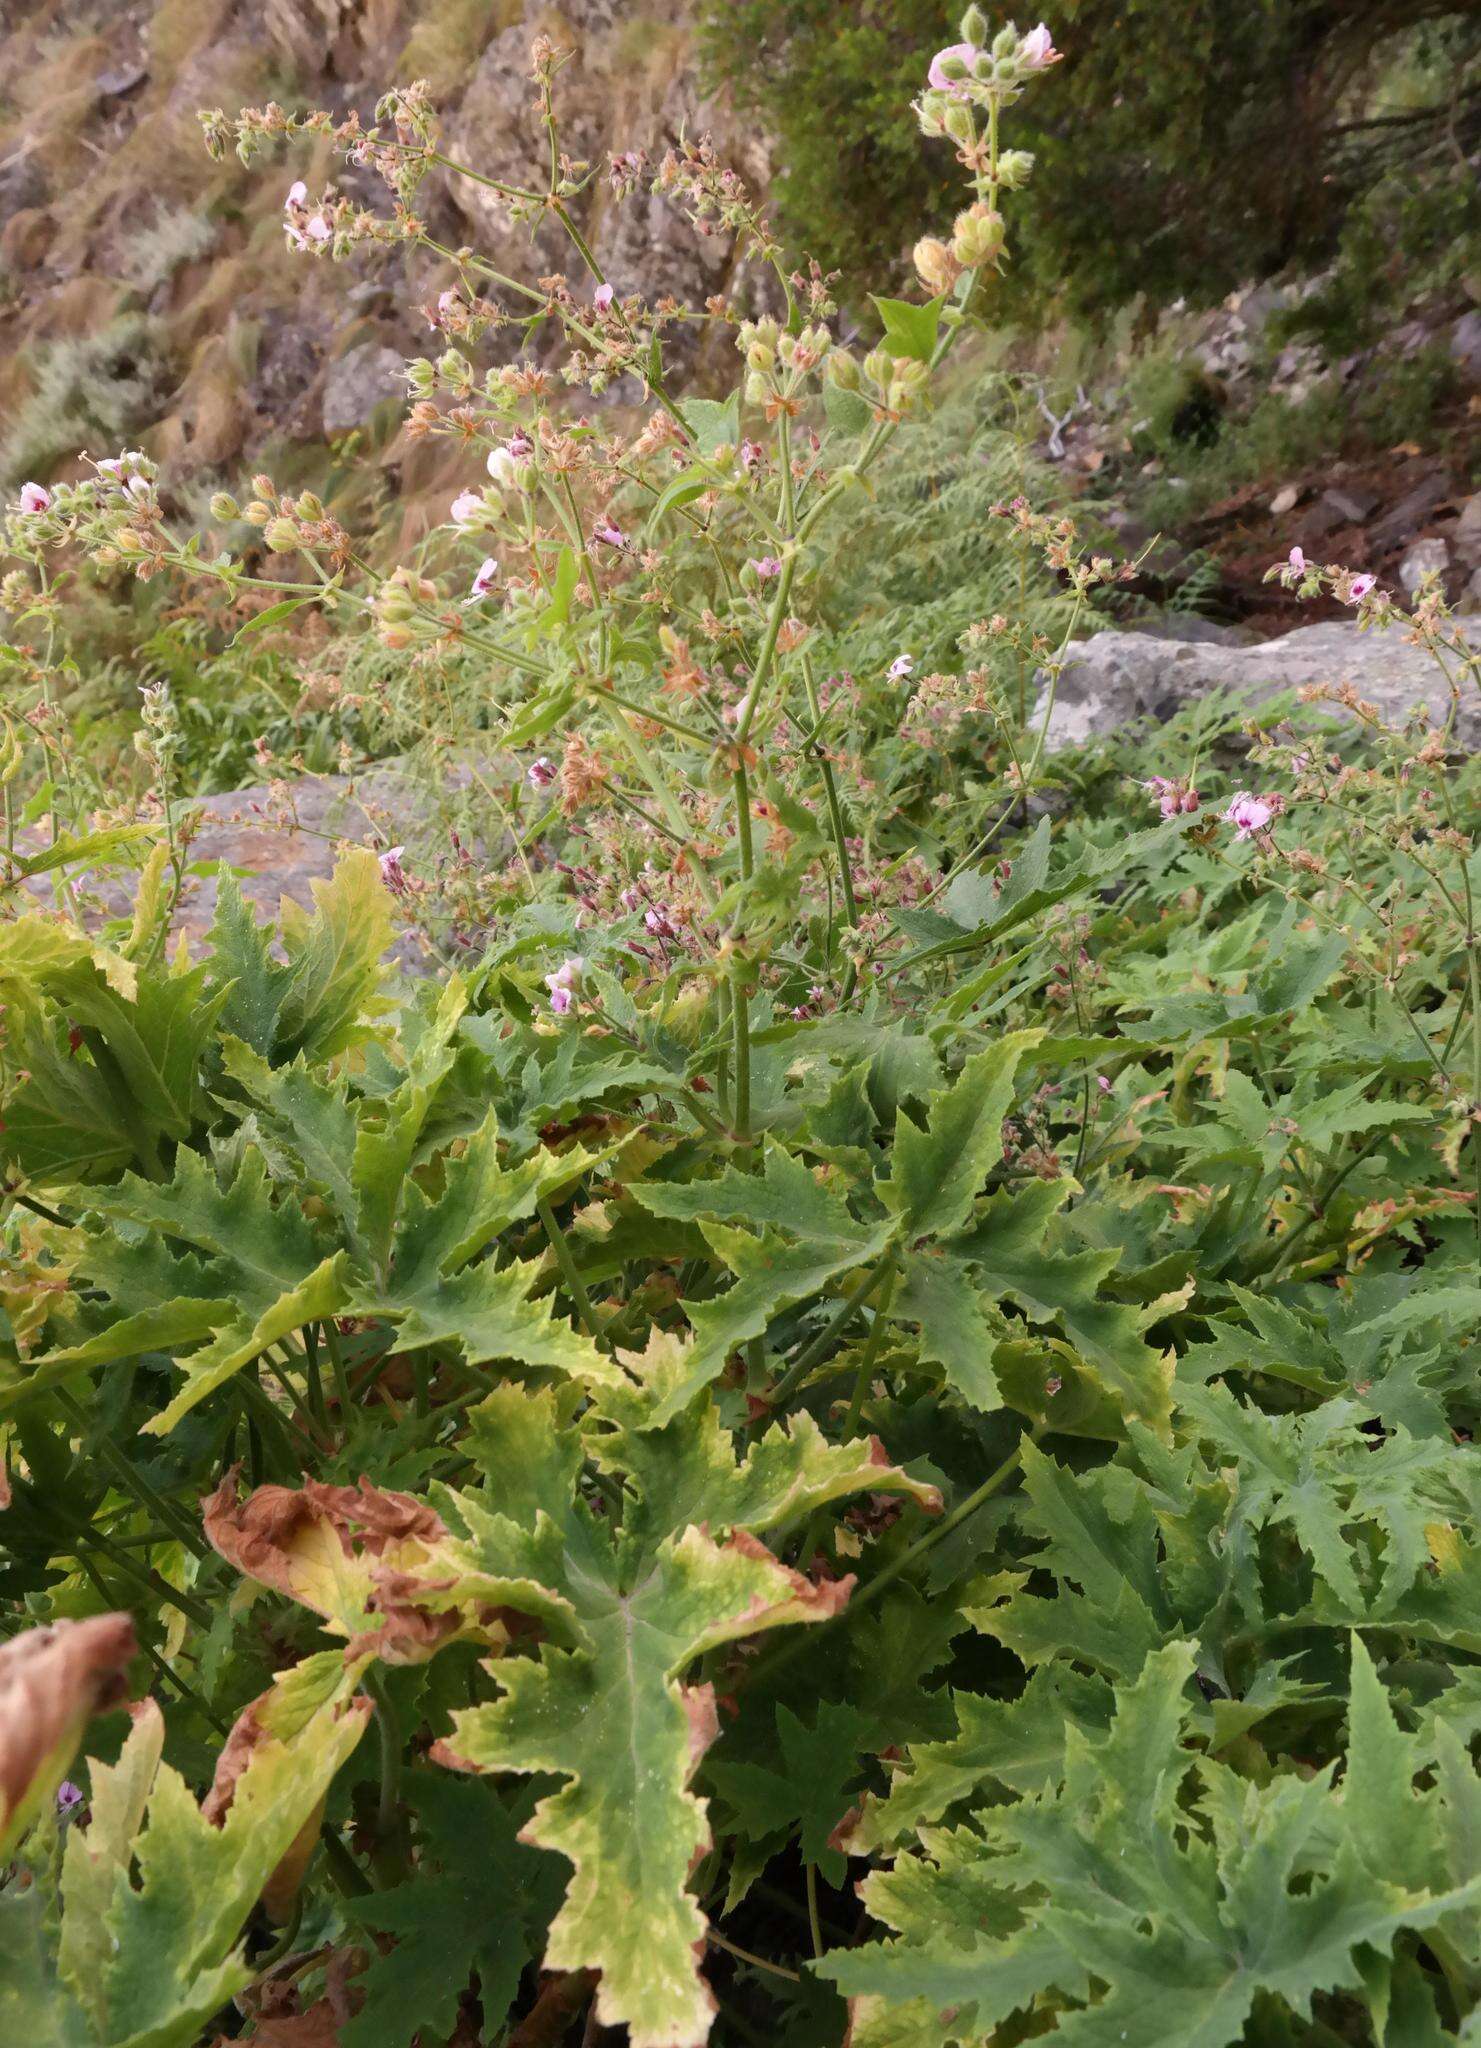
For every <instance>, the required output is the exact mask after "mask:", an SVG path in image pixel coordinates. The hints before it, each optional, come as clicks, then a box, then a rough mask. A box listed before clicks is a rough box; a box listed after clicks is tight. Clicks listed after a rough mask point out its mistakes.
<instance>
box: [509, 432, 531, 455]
mask: <svg viewBox="0 0 1481 2048" xmlns="http://www.w3.org/2000/svg"><path fill="white" fill-rule="evenodd" d="M508 446H509V453H510V454H511V455H512V456H513V457H514V459H515V461H516V462H528V461H529V459H530V457H531V456H532V455H533V454H534V452H535V444H534V442H533V441H532V440H531V439H530V437H529V435H528V434H527V433H526V432H525V430H524V428H523V427H516V428H515V430H514V432H513V433H512V434H511V435H510V436H509V443H508Z"/></svg>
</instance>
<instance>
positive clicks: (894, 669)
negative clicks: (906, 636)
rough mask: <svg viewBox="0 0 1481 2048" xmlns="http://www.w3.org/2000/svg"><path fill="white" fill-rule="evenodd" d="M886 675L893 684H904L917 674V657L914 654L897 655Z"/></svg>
mask: <svg viewBox="0 0 1481 2048" xmlns="http://www.w3.org/2000/svg"><path fill="white" fill-rule="evenodd" d="M886 674H887V675H888V676H889V679H890V681H891V682H892V683H903V682H904V680H905V678H906V677H907V676H913V675H914V674H915V656H914V655H913V654H897V655H896V656H895V658H894V660H893V661H892V662H891V663H890V665H889V668H888V669H887V670H886Z"/></svg>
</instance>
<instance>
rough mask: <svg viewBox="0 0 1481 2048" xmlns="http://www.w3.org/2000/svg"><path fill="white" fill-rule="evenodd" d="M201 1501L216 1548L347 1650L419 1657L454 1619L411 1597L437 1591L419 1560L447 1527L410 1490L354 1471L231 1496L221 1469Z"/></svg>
mask: <svg viewBox="0 0 1481 2048" xmlns="http://www.w3.org/2000/svg"><path fill="white" fill-rule="evenodd" d="M202 1507H203V1512H204V1516H205V1530H206V1535H207V1537H208V1538H209V1540H210V1542H211V1543H212V1545H213V1546H214V1547H215V1549H216V1550H217V1551H219V1553H220V1554H221V1556H222V1557H224V1558H225V1559H226V1560H227V1562H228V1563H229V1564H233V1565H235V1566H236V1568H237V1570H238V1571H240V1572H242V1573H243V1574H244V1575H245V1576H246V1577H248V1578H250V1579H256V1580H257V1581H258V1583H259V1584H260V1585H264V1586H271V1587H272V1588H273V1590H274V1591H275V1592H279V1593H286V1594H287V1595H288V1596H289V1598H290V1599H293V1600H297V1601H298V1602H299V1603H300V1604H301V1605H302V1606H304V1607H309V1608H312V1609H313V1611H314V1612H315V1613H316V1614H320V1615H322V1616H323V1617H324V1620H325V1622H326V1623H327V1625H328V1627H329V1631H330V1633H331V1634H332V1635H340V1636H343V1637H344V1638H345V1639H346V1650H345V1654H346V1656H348V1657H350V1658H356V1659H357V1658H361V1657H366V1656H378V1657H380V1658H382V1659H384V1661H385V1662H387V1663H389V1664H420V1663H423V1662H425V1661H426V1659H427V1658H428V1657H430V1656H431V1655H432V1653H433V1652H434V1651H435V1650H437V1649H439V1648H440V1647H441V1646H442V1644H443V1643H445V1642H446V1641H447V1640H448V1638H449V1637H450V1636H453V1635H456V1634H457V1632H458V1629H459V1627H460V1626H461V1625H462V1624H461V1618H460V1616H459V1615H457V1614H455V1613H454V1614H430V1613H428V1612H427V1611H426V1609H425V1608H424V1607H423V1606H421V1605H420V1604H419V1598H418V1596H422V1597H425V1595H426V1594H428V1593H429V1592H432V1591H435V1590H436V1587H437V1582H436V1581H434V1580H433V1579H431V1578H429V1576H428V1572H427V1566H428V1565H429V1563H431V1562H432V1560H433V1557H434V1554H435V1551H436V1547H437V1545H438V1544H439V1543H441V1542H443V1541H444V1540H445V1539H446V1537H447V1534H448V1531H447V1529H446V1528H445V1526H444V1525H443V1523H442V1521H441V1519H440V1518H439V1517H438V1516H437V1515H436V1514H434V1513H433V1511H432V1509H431V1508H429V1507H428V1506H427V1505H426V1503H425V1502H424V1501H419V1500H415V1499H413V1498H412V1496H411V1495H410V1494H405V1493H391V1492H387V1491H386V1490H384V1489H383V1488H380V1487H377V1486H373V1485H372V1484H371V1483H370V1481H369V1480H368V1479H363V1478H362V1479H361V1481H360V1484H359V1485H358V1486H329V1485H326V1484H324V1483H323V1482H322V1481H319V1480H310V1481H309V1482H308V1483H307V1484H306V1485H304V1486H301V1487H289V1486H259V1487H258V1488H257V1490H256V1491H255V1492H254V1493H251V1494H249V1495H248V1496H247V1498H246V1499H245V1500H238V1498H237V1483H236V1473H235V1472H230V1473H228V1474H227V1476H226V1478H225V1479H223V1480H222V1482H221V1485H220V1486H219V1487H218V1488H217V1489H216V1491H215V1493H213V1494H211V1495H210V1496H209V1498H208V1499H207V1500H205V1501H204V1502H203V1503H202Z"/></svg>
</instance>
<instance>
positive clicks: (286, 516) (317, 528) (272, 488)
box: [211, 475, 350, 568]
mask: <svg viewBox="0 0 1481 2048" xmlns="http://www.w3.org/2000/svg"><path fill="white" fill-rule="evenodd" d="M252 490H253V493H254V495H253V496H252V497H251V498H249V499H248V501H247V503H246V504H245V505H241V506H239V505H238V504H237V501H236V499H235V498H233V497H232V496H231V495H230V494H229V493H228V492H226V491H218V492H217V493H216V494H215V496H214V497H213V498H212V500H211V516H212V517H213V518H215V519H245V520H246V522H247V524H248V525H249V526H255V527H256V528H257V529H258V530H259V532H260V533H261V535H262V538H263V540H264V542H265V543H266V545H267V546H268V547H270V548H271V549H272V551H273V553H274V554H275V555H291V554H294V553H296V552H297V551H298V550H300V549H303V550H305V551H307V552H308V553H310V554H324V555H327V556H328V557H329V559H330V561H331V562H332V563H333V564H334V566H335V567H336V568H342V567H343V566H344V565H345V563H346V562H348V560H349V558H350V536H349V534H348V533H347V532H346V531H345V529H344V527H343V526H341V525H340V523H339V521H338V520H337V519H335V518H332V517H331V515H330V514H329V513H328V512H327V511H326V510H325V509H324V503H323V500H322V499H321V498H318V497H316V496H315V494H314V493H313V492H312V491H304V492H302V493H301V494H300V495H299V496H298V497H296V498H292V497H284V496H281V495H280V494H279V492H278V489H277V487H276V485H275V484H274V483H273V480H272V478H271V477H270V476H265V475H264V476H254V477H253V479H252Z"/></svg>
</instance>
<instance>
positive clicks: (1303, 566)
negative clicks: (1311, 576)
mask: <svg viewBox="0 0 1481 2048" xmlns="http://www.w3.org/2000/svg"><path fill="white" fill-rule="evenodd" d="M1286 560H1287V562H1288V563H1289V564H1290V566H1291V570H1292V573H1293V574H1295V575H1297V576H1304V575H1305V574H1306V571H1307V569H1308V568H1309V567H1310V564H1309V563H1308V562H1307V559H1306V557H1305V555H1303V554H1302V552H1301V550H1300V548H1292V549H1291V552H1290V554H1289V555H1287V557H1286Z"/></svg>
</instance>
